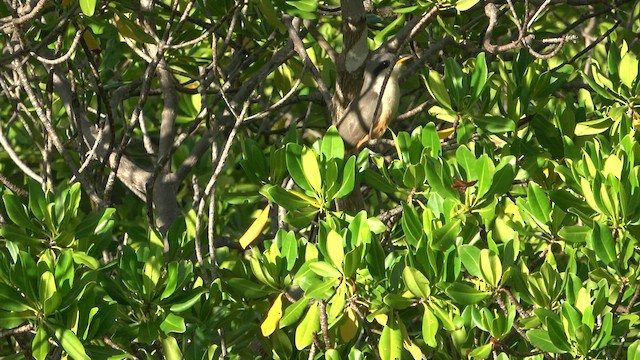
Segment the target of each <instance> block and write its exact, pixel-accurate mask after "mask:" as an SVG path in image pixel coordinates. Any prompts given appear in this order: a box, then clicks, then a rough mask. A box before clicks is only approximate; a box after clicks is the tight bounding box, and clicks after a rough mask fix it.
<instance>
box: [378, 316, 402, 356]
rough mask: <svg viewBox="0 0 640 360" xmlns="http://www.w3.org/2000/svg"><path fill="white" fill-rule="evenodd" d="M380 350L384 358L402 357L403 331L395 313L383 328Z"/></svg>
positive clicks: (379, 344)
mask: <svg viewBox="0 0 640 360" xmlns="http://www.w3.org/2000/svg"><path fill="white" fill-rule="evenodd" d="M378 351H380V358H381V359H382V360H396V359H402V332H401V331H400V327H399V326H398V323H397V322H396V319H395V316H393V313H392V314H391V316H389V321H388V322H387V324H386V325H385V326H384V328H383V329H382V335H380V342H379V343H378Z"/></svg>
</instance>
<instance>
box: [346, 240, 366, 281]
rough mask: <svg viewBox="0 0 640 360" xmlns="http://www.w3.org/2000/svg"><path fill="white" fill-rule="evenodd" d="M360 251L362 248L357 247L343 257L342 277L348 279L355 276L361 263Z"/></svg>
mask: <svg viewBox="0 0 640 360" xmlns="http://www.w3.org/2000/svg"><path fill="white" fill-rule="evenodd" d="M362 249H363V246H362V245H359V246H357V247H356V248H354V249H353V250H351V251H349V252H348V253H346V254H345V256H344V276H345V278H350V277H352V276H353V275H355V273H356V271H357V270H358V268H359V267H360V263H361V261H362Z"/></svg>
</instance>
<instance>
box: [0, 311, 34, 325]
mask: <svg viewBox="0 0 640 360" xmlns="http://www.w3.org/2000/svg"><path fill="white" fill-rule="evenodd" d="M35 318H36V314H35V313H34V312H33V311H31V310H26V311H21V312H16V311H4V310H0V324H2V326H4V327H5V328H7V329H13V328H15V327H18V326H20V325H22V324H23V323H24V322H26V321H27V320H34V319H35Z"/></svg>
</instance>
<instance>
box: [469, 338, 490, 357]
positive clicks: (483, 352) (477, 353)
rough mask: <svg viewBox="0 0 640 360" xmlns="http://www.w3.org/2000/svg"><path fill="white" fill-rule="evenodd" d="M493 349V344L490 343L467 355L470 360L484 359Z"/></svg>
mask: <svg viewBox="0 0 640 360" xmlns="http://www.w3.org/2000/svg"><path fill="white" fill-rule="evenodd" d="M492 349H493V344H492V343H491V342H490V343H488V344H485V345H482V346H479V347H477V348H475V349H473V350H472V351H471V352H470V353H469V357H470V358H472V359H486V358H487V357H489V354H491V350H492Z"/></svg>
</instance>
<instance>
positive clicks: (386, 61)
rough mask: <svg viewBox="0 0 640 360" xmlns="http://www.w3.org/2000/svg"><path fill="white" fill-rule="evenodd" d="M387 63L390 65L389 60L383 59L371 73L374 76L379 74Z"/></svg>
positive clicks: (386, 66)
mask: <svg viewBox="0 0 640 360" xmlns="http://www.w3.org/2000/svg"><path fill="white" fill-rule="evenodd" d="M389 65H391V62H390V61H389V60H385V61H383V62H381V63H379V64H378V65H377V66H376V68H375V69H374V70H373V73H374V75H375V76H378V75H380V74H381V73H382V72H383V71H384V70H385V69H386V68H388V67H389Z"/></svg>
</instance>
